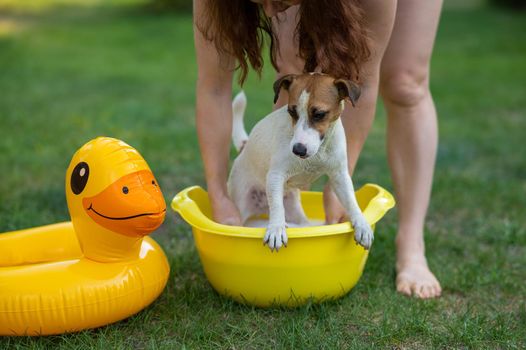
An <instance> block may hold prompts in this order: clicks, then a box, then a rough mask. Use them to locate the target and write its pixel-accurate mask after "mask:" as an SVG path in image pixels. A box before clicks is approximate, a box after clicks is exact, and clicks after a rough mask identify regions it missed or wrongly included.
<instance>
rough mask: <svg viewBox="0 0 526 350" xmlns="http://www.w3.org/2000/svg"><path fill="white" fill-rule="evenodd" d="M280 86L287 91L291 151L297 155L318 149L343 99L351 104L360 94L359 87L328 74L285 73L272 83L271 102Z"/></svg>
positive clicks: (277, 94) (305, 154)
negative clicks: (291, 135) (291, 127)
mask: <svg viewBox="0 0 526 350" xmlns="http://www.w3.org/2000/svg"><path fill="white" fill-rule="evenodd" d="M281 89H285V90H287V91H288V94H289V96H288V97H289V100H288V112H289V115H290V118H291V120H292V125H293V127H294V135H293V137H292V141H291V143H290V147H291V151H292V152H293V153H294V154H295V155H297V156H298V157H300V158H308V157H310V156H313V155H314V154H316V153H317V152H318V149H319V148H320V145H321V143H322V141H323V138H324V137H325V133H326V132H327V130H328V129H329V128H330V126H331V125H332V123H334V122H335V121H336V120H337V119H338V118H339V117H340V115H341V114H342V111H343V108H344V100H346V99H347V100H349V101H350V102H351V103H352V105H353V106H354V105H355V103H356V101H357V100H358V98H359V97H360V87H359V86H358V85H357V84H356V83H354V82H352V81H350V80H344V79H334V78H333V77H331V76H330V75H326V74H319V73H308V74H301V75H294V74H289V75H285V76H284V77H282V78H280V79H278V80H277V81H276V82H275V83H274V103H276V101H277V100H278V97H279V93H280V91H281Z"/></svg>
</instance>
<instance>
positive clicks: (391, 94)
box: [380, 69, 429, 107]
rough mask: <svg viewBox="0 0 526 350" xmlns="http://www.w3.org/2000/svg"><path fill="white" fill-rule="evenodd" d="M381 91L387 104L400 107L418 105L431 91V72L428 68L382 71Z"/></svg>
mask: <svg viewBox="0 0 526 350" xmlns="http://www.w3.org/2000/svg"><path fill="white" fill-rule="evenodd" d="M380 93H381V95H382V98H383V99H384V101H385V102H386V104H394V105H397V106H400V107H413V106H416V105H418V104H419V103H420V102H421V101H422V100H423V99H424V98H425V97H426V96H427V95H428V93H429V72H428V70H427V69H422V70H414V69H413V70H411V69H399V70H397V71H395V72H393V73H384V72H382V76H381V79H380Z"/></svg>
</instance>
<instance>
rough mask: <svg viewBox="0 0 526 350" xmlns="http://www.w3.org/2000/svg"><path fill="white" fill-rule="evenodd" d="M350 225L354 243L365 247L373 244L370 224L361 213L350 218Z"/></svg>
mask: <svg viewBox="0 0 526 350" xmlns="http://www.w3.org/2000/svg"><path fill="white" fill-rule="evenodd" d="M351 223H352V227H353V228H354V239H355V240H356V243H358V244H359V245H361V246H362V247H364V248H365V249H369V248H371V245H372V244H373V240H374V235H373V230H372V229H371V226H370V225H369V223H368V222H367V220H365V217H364V216H363V215H361V214H360V215H359V216H357V217H356V218H354V219H353V220H351Z"/></svg>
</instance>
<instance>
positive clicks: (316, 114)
mask: <svg viewBox="0 0 526 350" xmlns="http://www.w3.org/2000/svg"><path fill="white" fill-rule="evenodd" d="M326 115H327V112H324V111H315V112H313V113H312V120H314V121H316V122H319V121H321V120H323V118H325V116H326Z"/></svg>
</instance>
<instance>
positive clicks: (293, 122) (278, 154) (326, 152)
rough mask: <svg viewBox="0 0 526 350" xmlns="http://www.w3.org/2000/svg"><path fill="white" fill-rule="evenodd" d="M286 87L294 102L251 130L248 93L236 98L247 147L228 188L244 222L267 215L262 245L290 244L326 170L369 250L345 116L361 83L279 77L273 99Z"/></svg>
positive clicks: (237, 135)
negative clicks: (305, 198)
mask: <svg viewBox="0 0 526 350" xmlns="http://www.w3.org/2000/svg"><path fill="white" fill-rule="evenodd" d="M281 89H285V90H287V91H288V95H289V100H288V104H287V105H285V106H283V107H281V108H279V109H277V110H275V111H274V112H272V113H270V114H269V115H267V116H266V117H265V118H263V119H262V120H260V121H259V122H258V123H257V124H256V126H254V128H253V129H252V131H251V133H250V136H248V135H247V133H246V131H245V128H244V125H243V116H244V112H245V108H246V103H247V101H246V96H245V94H244V93H243V92H240V93H239V94H238V95H237V96H236V97H235V98H234V100H233V102H232V107H233V117H234V121H233V130H232V140H233V143H234V146H235V147H236V148H237V150H238V151H239V152H240V153H239V155H238V157H237V158H236V159H235V161H234V164H233V166H232V170H231V172H230V176H229V179H228V191H229V195H230V198H232V200H233V201H234V203H235V205H236V206H237V208H238V209H239V211H240V214H241V220H242V222H243V223H245V222H246V221H247V219H249V218H250V217H253V216H256V215H261V214H267V213H268V215H269V223H268V227H267V230H266V234H265V237H264V238H263V243H264V244H268V246H269V248H270V249H271V250H272V251H273V250H276V251H278V250H279V248H281V247H282V246H283V245H284V246H287V240H288V238H287V233H286V230H285V228H286V227H287V223H292V224H296V225H299V226H308V225H310V223H309V221H308V219H307V217H306V216H305V213H304V212H303V208H302V206H301V202H300V189H306V188H308V187H309V186H310V185H311V183H312V182H314V181H315V180H316V179H317V178H319V177H320V176H322V175H325V174H326V175H328V177H329V181H330V185H331V187H332V188H333V190H334V192H335V193H336V195H337V197H338V199H339V200H340V202H341V203H342V204H343V206H344V208H345V210H346V212H347V214H348V216H349V219H350V221H351V224H352V226H353V228H354V238H355V240H356V242H357V243H358V244H360V245H362V246H363V247H364V248H365V249H369V248H370V246H371V244H372V242H373V231H372V230H371V227H370V226H369V224H368V223H367V221H366V220H365V217H364V216H363V214H362V212H361V210H360V208H359V207H358V203H357V202H356V197H355V195H354V188H353V184H352V181H351V177H350V175H349V170H348V168H347V147H346V140H345V132H344V130H343V125H342V122H341V120H340V115H341V114H342V111H343V108H344V101H345V99H348V100H350V102H351V103H352V105H353V106H354V104H355V102H356V100H357V99H358V97H359V96H360V88H359V87H358V86H357V85H356V84H355V83H353V82H351V81H349V80H343V79H334V78H332V77H331V76H329V75H325V74H320V73H310V74H302V75H292V74H291V75H286V76H284V77H282V78H280V79H278V80H277V81H276V82H275V83H274V94H275V95H274V103H276V101H277V99H278V97H279V93H280V91H281Z"/></svg>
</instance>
